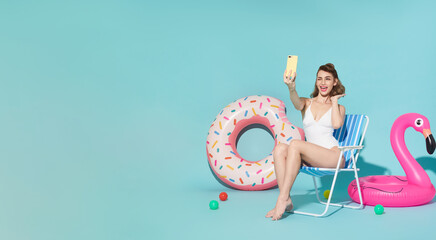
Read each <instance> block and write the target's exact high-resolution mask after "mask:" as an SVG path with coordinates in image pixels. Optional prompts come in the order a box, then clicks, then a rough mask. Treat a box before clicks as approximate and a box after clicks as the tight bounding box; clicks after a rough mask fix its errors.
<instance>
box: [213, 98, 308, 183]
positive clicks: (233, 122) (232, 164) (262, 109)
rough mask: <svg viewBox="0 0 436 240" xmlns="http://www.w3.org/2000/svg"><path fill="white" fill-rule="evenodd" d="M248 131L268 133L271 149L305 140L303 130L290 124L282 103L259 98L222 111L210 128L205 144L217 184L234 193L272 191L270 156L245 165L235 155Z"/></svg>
mask: <svg viewBox="0 0 436 240" xmlns="http://www.w3.org/2000/svg"><path fill="white" fill-rule="evenodd" d="M251 128H263V129H265V130H266V131H268V132H269V133H270V134H271V135H272V137H273V138H274V141H275V143H274V148H275V146H277V145H278V144H280V143H285V144H289V142H290V141H291V140H292V139H300V140H304V131H303V129H301V128H299V127H297V126H295V125H293V124H292V123H291V122H289V120H288V118H287V117H286V108H285V104H284V103H283V102H282V101H281V100H279V99H277V98H273V97H269V96H260V95H256V96H248V97H244V98H241V99H238V100H236V101H234V102H232V103H230V104H229V105H227V106H226V107H225V108H224V109H222V110H221V111H220V113H219V114H218V116H217V117H216V118H215V120H214V121H213V123H212V125H211V126H210V129H209V133H208V136H207V141H206V153H207V158H208V162H209V167H210V169H211V170H212V173H213V174H214V176H215V178H216V179H217V180H218V181H219V182H220V183H222V184H224V185H225V186H228V187H231V188H234V189H239V190H248V191H255V190H265V189H269V188H272V187H275V186H276V185H277V180H276V176H275V174H274V160H273V156H272V153H270V154H269V155H268V156H266V157H265V158H263V159H261V160H259V161H248V160H246V159H244V158H242V157H241V156H240V155H239V154H238V151H237V149H236V148H237V144H238V140H239V138H240V137H241V136H242V134H243V133H244V132H246V131H247V130H249V129H251ZM273 151H274V149H273Z"/></svg>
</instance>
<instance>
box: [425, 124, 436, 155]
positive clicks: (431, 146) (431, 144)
mask: <svg viewBox="0 0 436 240" xmlns="http://www.w3.org/2000/svg"><path fill="white" fill-rule="evenodd" d="M422 134H424V137H425V143H426V145H427V152H428V153H429V154H433V152H434V150H435V149H436V143H435V141H434V138H433V135H432V134H431V131H430V129H424V130H423V131H422Z"/></svg>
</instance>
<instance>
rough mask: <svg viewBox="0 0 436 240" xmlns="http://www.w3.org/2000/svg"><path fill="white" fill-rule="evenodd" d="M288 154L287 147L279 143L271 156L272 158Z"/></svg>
mask: <svg viewBox="0 0 436 240" xmlns="http://www.w3.org/2000/svg"><path fill="white" fill-rule="evenodd" d="M287 152H288V145H287V144H284V143H280V144H279V145H277V146H276V147H275V148H274V152H273V155H274V157H280V156H283V155H284V156H286V154H287Z"/></svg>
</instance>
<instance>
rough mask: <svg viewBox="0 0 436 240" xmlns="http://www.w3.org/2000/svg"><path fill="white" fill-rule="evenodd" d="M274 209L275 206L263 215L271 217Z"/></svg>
mask: <svg viewBox="0 0 436 240" xmlns="http://www.w3.org/2000/svg"><path fill="white" fill-rule="evenodd" d="M275 210H276V209H275V208H273V209H272V210H270V211H269V212H268V213H267V214H266V215H265V217H267V218H270V217H272V216H273V215H274V211H275Z"/></svg>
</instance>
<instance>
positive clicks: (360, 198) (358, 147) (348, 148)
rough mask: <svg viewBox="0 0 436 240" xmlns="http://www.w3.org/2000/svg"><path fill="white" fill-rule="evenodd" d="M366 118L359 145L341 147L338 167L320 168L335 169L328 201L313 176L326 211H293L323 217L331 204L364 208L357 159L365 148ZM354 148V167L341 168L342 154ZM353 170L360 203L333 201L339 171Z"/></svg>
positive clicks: (316, 189) (367, 120)
mask: <svg viewBox="0 0 436 240" xmlns="http://www.w3.org/2000/svg"><path fill="white" fill-rule="evenodd" d="M365 119H366V123H365V128H364V130H363V133H362V136H361V138H360V143H359V145H358V146H342V147H339V150H341V153H340V154H339V159H338V164H337V166H336V168H320V170H335V174H334V177H333V181H332V186H331V188H330V194H329V198H328V200H327V202H324V201H322V200H321V198H320V197H319V193H318V186H317V184H316V178H315V176H312V178H313V183H314V185H315V192H316V197H317V199H318V201H319V202H320V203H321V204H324V205H325V209H324V211H323V212H322V213H319V214H317V213H310V212H302V211H292V213H295V214H302V215H307V216H313V217H323V216H325V215H326V213H327V211H328V209H329V206H330V205H331V206H336V207H341V208H351V209H362V208H363V203H362V191H361V189H360V184H359V176H358V174H357V172H358V171H359V170H360V169H358V168H357V167H356V165H357V159H358V157H359V153H360V150H361V149H362V148H363V145H362V144H363V139H364V138H365V134H366V129H367V128H368V123H369V118H368V116H365ZM354 149H356V150H357V151H356V153H355V155H353V154H351V160H352V161H353V167H352V168H342V169H341V168H340V167H339V166H340V164H341V162H342V156H343V154H344V152H346V151H351V150H354ZM351 171H353V172H354V178H355V179H356V183H357V191H358V193H359V200H360V204H359V205H358V206H350V205H349V204H338V203H331V199H332V196H333V190H334V189H335V184H336V179H337V176H338V173H339V172H351Z"/></svg>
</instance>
